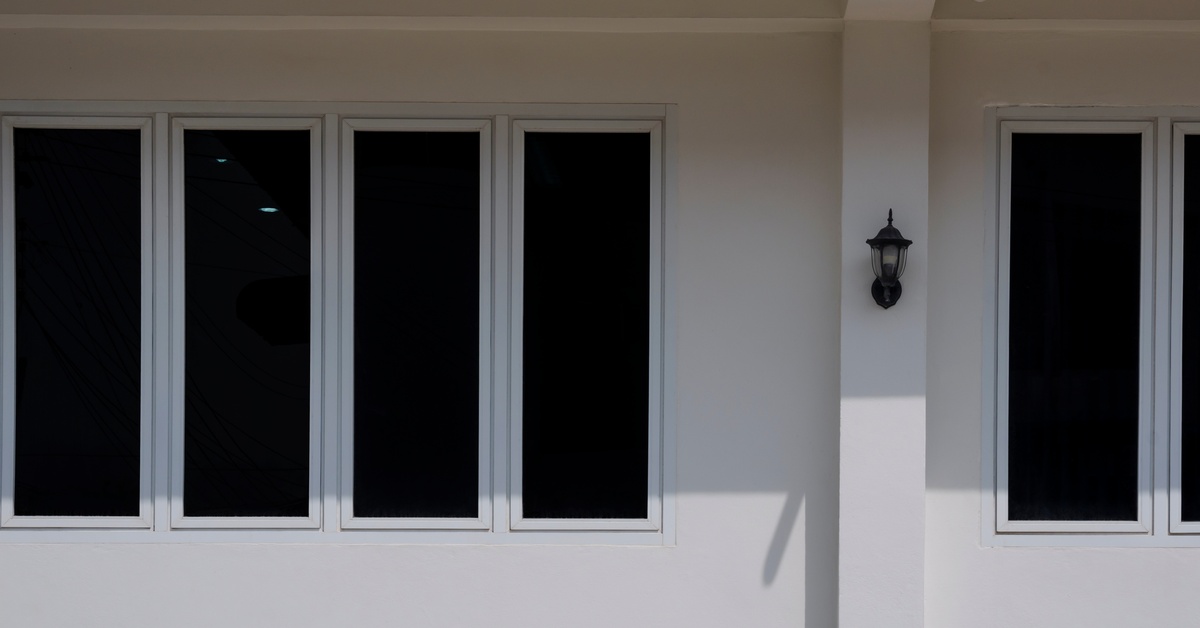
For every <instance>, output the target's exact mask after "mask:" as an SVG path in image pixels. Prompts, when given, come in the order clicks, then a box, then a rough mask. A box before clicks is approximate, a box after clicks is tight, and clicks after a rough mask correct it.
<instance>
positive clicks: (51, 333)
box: [6, 128, 143, 517]
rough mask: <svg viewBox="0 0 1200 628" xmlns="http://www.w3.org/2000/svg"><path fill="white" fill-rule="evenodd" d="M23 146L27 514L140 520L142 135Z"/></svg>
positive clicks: (22, 381) (19, 249)
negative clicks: (135, 517)
mask: <svg viewBox="0 0 1200 628" xmlns="http://www.w3.org/2000/svg"><path fill="white" fill-rule="evenodd" d="M12 142H13V148H12V150H13V152H12V155H13V160H12V165H11V167H12V176H13V179H14V181H13V184H14V212H15V216H14V218H15V221H14V222H15V234H14V239H15V251H13V252H12V253H10V254H11V255H15V265H14V270H15V278H16V282H15V286H14V287H15V295H14V296H15V307H14V309H15V354H16V359H15V367H16V373H15V376H16V382H15V383H16V386H15V399H13V400H11V401H6V403H13V404H14V406H15V456H14V457H15V460H14V468H13V473H14V480H15V482H14V487H13V507H14V511H15V514H16V515H18V516H34V517H37V516H73V517H87V516H91V517H97V516H103V517H117V516H123V517H134V516H138V515H139V498H140V490H139V486H140V481H141V478H140V474H139V468H140V466H141V463H140V460H141V453H140V452H141V450H142V440H141V433H142V429H141V420H140V400H141V391H140V388H141V387H140V378H141V354H142V342H143V340H142V338H141V302H142V301H141V299H142V297H141V294H140V291H141V249H142V242H141V235H140V233H141V214H142V211H141V208H142V202H143V199H142V190H143V181H142V163H143V162H142V148H141V146H142V132H141V131H139V130H137V129H114V130H104V129H81V128H73V129H62V128H60V129H52V128H15V129H13V130H12Z"/></svg>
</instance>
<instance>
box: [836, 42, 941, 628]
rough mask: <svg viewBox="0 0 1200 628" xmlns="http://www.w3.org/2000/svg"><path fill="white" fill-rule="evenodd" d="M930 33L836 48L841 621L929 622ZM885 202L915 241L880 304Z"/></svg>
mask: <svg viewBox="0 0 1200 628" xmlns="http://www.w3.org/2000/svg"><path fill="white" fill-rule="evenodd" d="M929 42H930V35H929V23H928V22H927V21H921V22H857V21H848V22H847V23H846V30H845V35H844V39H843V44H842V55H843V57H842V269H841V270H842V296H841V306H842V316H841V321H842V333H841V445H840V450H841V451H840V453H841V457H840V466H841V469H840V470H841V475H840V510H841V513H840V515H841V517H840V522H839V524H838V530H839V548H838V551H839V562H838V568H839V572H838V587H839V588H838V596H839V600H838V613H839V625H840V626H842V627H843V628H878V627H880V626H887V627H888V628H919V627H920V626H921V625H922V624H923V619H924V602H925V595H924V572H925V569H924V558H925V557H924V554H925V339H926V330H925V322H926V315H925V313H926V307H927V298H926V277H927V275H928V273H927V259H928V257H927V247H928V242H929V237H928V232H929V229H928V217H929V45H930V43H929ZM889 208H892V209H894V210H895V226H896V227H897V228H898V229H900V231H901V232H902V233H903V234H904V237H906V238H908V239H910V240H913V241H914V244H913V245H912V247H911V248H909V253H908V268H907V270H906V271H905V273H904V276H903V278H901V280H900V282H901V284H902V286H903V288H904V292H903V295H902V296H901V298H900V300H899V302H897V303H896V305H894V306H893V307H892V308H891V309H888V310H884V309H883V308H881V307H879V306H878V305H876V304H875V301H874V300H873V299H872V298H871V291H870V286H871V282H872V281H873V280H874V275H873V274H872V273H871V264H870V248H869V247H868V246H867V245H866V243H865V240H866V239H867V238H871V237H874V236H875V234H876V233H877V232H878V231H879V229H880V228H881V227H883V226H884V225H885V224H887V220H886V219H887V211H888V209H889Z"/></svg>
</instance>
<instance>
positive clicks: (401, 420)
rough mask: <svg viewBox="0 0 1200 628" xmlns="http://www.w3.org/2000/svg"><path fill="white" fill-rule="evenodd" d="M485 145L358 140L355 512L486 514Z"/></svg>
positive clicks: (421, 136)
mask: <svg viewBox="0 0 1200 628" xmlns="http://www.w3.org/2000/svg"><path fill="white" fill-rule="evenodd" d="M479 177H480V172H479V134H478V133H460V132H407V131H406V132H364V131H356V132H355V133H354V515H355V516H357V517H476V516H478V514H479V513H478V510H479V236H480V234H479V212H480V206H479Z"/></svg>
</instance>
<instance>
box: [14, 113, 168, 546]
mask: <svg viewBox="0 0 1200 628" xmlns="http://www.w3.org/2000/svg"><path fill="white" fill-rule="evenodd" d="M151 124H152V122H151V118H150V117H148V116H136V117H100V116H81V117H70V118H64V117H42V116H13V117H6V118H4V119H3V122H2V124H0V169H3V172H4V173H5V174H4V175H3V176H2V177H0V179H2V183H3V185H2V187H0V234H2V236H0V237H2V238H3V240H2V241H0V303H2V306H0V355H2V356H3V360H2V363H0V382H3V384H2V388H0V401H2V405H0V444H3V447H2V448H0V527H3V528H149V527H150V526H151V525H152V521H151V517H152V513H153V497H152V492H151V491H152V484H151V473H150V471H151V450H152V445H153V443H152V432H151V421H150V418H151V413H152V408H153V398H152V396H151V393H152V391H153V385H154V381H155V377H156V375H155V373H156V371H155V369H154V365H153V363H152V360H153V345H154V343H153V341H152V338H153V336H152V332H153V329H152V320H153V308H152V303H151V298H150V295H151V294H152V292H151V290H150V288H151V287H152V286H153V285H154V265H153V263H152V260H153V250H152V247H151V246H150V244H151V241H152V234H153V227H154V223H153V221H154V213H153V173H152V161H151V159H152V152H151ZM16 128H50V129H103V130H110V129H112V130H117V129H129V130H137V131H138V132H139V134H140V137H141V139H140V144H141V152H142V154H141V224H140V227H139V228H140V233H141V242H142V246H141V278H140V283H141V294H140V312H141V326H140V334H141V342H140V364H139V367H140V371H141V372H140V376H139V380H140V385H141V391H140V396H141V399H140V402H139V408H140V410H139V415H140V428H139V432H138V439H139V440H138V443H139V445H138V448H139V450H140V454H139V456H140V462H139V470H138V473H139V479H138V516H136V517H92V516H79V517H73V516H53V517H51V516H18V515H16V512H15V505H14V503H13V489H14V487H15V478H14V475H15V467H16V447H15V442H14V440H15V439H14V434H15V430H16V389H15V384H16V347H15V342H16V307H15V301H16V298H15V297H16V260H15V257H14V253H15V250H16V248H15V244H16V242H15V238H16V236H15V227H16V223H15V216H16V195H15V192H16V190H15V186H14V180H13V179H14V177H13V176H12V175H9V174H7V173H8V171H9V170H10V169H11V168H13V167H14V163H13V160H14V155H13V130H14V129H16Z"/></svg>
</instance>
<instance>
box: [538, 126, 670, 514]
mask: <svg viewBox="0 0 1200 628" xmlns="http://www.w3.org/2000/svg"><path fill="white" fill-rule="evenodd" d="M524 158H525V208H524V211H525V250H524V260H525V276H524V321H523V330H524V331H523V333H524V346H523V347H522V362H523V368H524V371H523V375H522V377H523V399H524V402H523V407H522V417H523V419H522V420H523V427H522V429H523V450H522V453H523V456H524V457H523V460H522V461H521V464H522V465H523V476H522V481H523V487H522V500H523V508H524V512H523V515H524V516H525V517H528V518H557V519H580V518H585V519H601V518H629V519H639V518H645V517H646V516H647V481H648V477H647V473H648V468H649V457H648V432H649V429H648V428H649V424H648V416H649V415H648V405H649V347H650V338H649V333H650V332H649V320H650V302H649V294H650V285H649V284H650V279H649V277H650V268H649V260H650V205H649V199H650V169H649V164H650V138H649V135H647V134H645V133H526V134H525V155H524Z"/></svg>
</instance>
